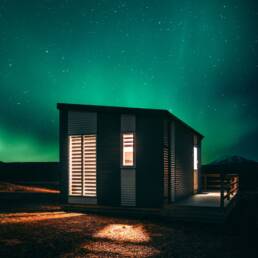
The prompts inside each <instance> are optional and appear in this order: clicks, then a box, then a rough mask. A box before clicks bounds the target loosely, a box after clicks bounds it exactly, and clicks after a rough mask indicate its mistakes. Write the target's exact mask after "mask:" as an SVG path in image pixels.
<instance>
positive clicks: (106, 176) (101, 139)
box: [97, 112, 121, 206]
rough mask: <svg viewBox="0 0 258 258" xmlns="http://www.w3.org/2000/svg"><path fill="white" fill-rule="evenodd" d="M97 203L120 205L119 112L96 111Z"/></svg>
mask: <svg viewBox="0 0 258 258" xmlns="http://www.w3.org/2000/svg"><path fill="white" fill-rule="evenodd" d="M97 119H98V129H97V130H98V133H97V197H98V204H103V205H111V206H119V205H120V195H121V194H120V155H121V154H120V153H121V152H120V114H119V113H113V112H112V113H109V112H98V118H97Z"/></svg>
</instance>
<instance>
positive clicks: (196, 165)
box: [194, 146, 198, 170]
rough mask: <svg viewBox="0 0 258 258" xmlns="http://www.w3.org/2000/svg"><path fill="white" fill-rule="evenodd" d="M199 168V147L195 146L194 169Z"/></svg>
mask: <svg viewBox="0 0 258 258" xmlns="http://www.w3.org/2000/svg"><path fill="white" fill-rule="evenodd" d="M197 169H198V148H197V147H196V146H195V147H194V170H197Z"/></svg>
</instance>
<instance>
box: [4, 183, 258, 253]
mask: <svg viewBox="0 0 258 258" xmlns="http://www.w3.org/2000/svg"><path fill="white" fill-rule="evenodd" d="M18 188H19V187H18ZM2 189H3V191H5V192H6V189H9V192H14V194H15V196H16V197H17V191H15V189H17V186H15V185H10V184H8V185H3V184H2ZM10 189H11V190H10ZM24 190H25V192H26V189H25V188H24ZM29 190H30V189H29ZM34 190H35V189H34ZM39 191H40V192H41V190H39ZM0 192H1V191H0ZM36 192H37V191H36ZM1 194H2V195H1ZM35 194H36V193H35ZM43 194H44V195H47V198H46V200H47V202H46V200H45V201H44V204H42V203H39V202H36V203H35V199H36V200H38V198H39V195H35V198H34V199H31V198H28V199H27V200H25V195H24V193H23V192H21V193H20V199H12V200H11V199H10V200H9V201H7V199H6V198H7V197H8V198H9V197H10V196H11V195H10V193H9V195H6V194H4V195H3V193H0V197H1V196H4V198H5V199H2V200H1V198H0V257H1V258H2V257H3V258H5V257H6V258H12V257H17V258H19V257H24V258H25V257H26V258H30V257H37V258H41V257H44V258H47V257H51V258H52V257H60V258H68V257H71V258H72V257H172V258H195V257H198V258H217V257H223V258H231V257H234V258H240V257H241V258H242V257H244V258H253V257H258V248H257V241H256V235H257V232H258V193H256V194H254V193H250V194H246V195H245V196H244V197H243V198H242V199H241V201H240V202H239V204H238V206H237V207H236V208H235V210H234V212H233V214H232V216H231V217H230V218H229V221H228V222H227V223H226V224H219V225H216V224H207V223H194V222H191V223H190V222H188V223H186V222H171V221H170V222H168V221H164V220H161V219H159V220H158V219H157V218H156V219H154V218H145V219H140V218H128V217H127V218H126V217H121V216H120V217H119V216H117V215H115V214H113V215H112V216H107V215H96V214H90V213H87V212H84V213H78V212H72V211H67V210H63V208H62V206H60V204H59V203H56V199H55V198H54V199H53V198H49V194H50V193H49V192H46V193H43ZM51 194H53V193H51ZM54 195H56V194H54ZM32 200H33V202H32V203H31V201H32Z"/></svg>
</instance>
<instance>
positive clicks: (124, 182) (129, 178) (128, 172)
mask: <svg viewBox="0 0 258 258" xmlns="http://www.w3.org/2000/svg"><path fill="white" fill-rule="evenodd" d="M135 173H136V172H135V169H129V168H127V169H121V205H123V206H135V204H136V191H135V186H136V182H135V179H136V175H135Z"/></svg>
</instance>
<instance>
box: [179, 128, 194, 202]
mask: <svg viewBox="0 0 258 258" xmlns="http://www.w3.org/2000/svg"><path fill="white" fill-rule="evenodd" d="M175 158H176V164H175V165H176V171H175V172H176V173H175V195H176V200H179V199H181V198H183V197H186V196H188V195H191V194H193V133H192V132H191V131H190V130H189V129H188V128H185V127H183V126H182V125H181V124H179V123H175Z"/></svg>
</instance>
